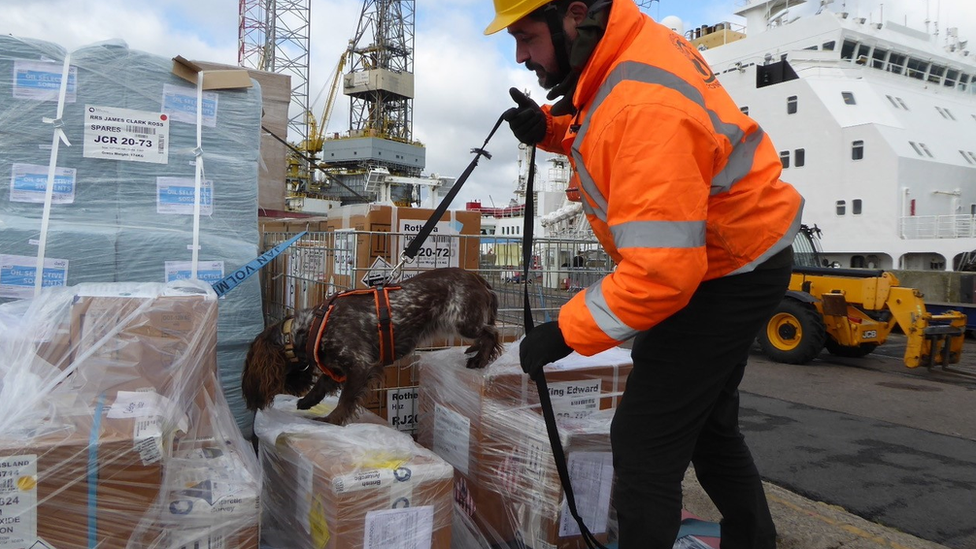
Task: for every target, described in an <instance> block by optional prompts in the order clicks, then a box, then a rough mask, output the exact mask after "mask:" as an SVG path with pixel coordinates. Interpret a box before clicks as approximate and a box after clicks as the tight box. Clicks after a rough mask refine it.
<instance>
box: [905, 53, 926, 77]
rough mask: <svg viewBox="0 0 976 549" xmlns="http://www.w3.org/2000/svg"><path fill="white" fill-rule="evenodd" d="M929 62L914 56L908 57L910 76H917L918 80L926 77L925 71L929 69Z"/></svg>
mask: <svg viewBox="0 0 976 549" xmlns="http://www.w3.org/2000/svg"><path fill="white" fill-rule="evenodd" d="M928 68H929V64H928V63H927V62H925V61H922V60H920V59H915V58H914V57H909V58H908V76H910V77H912V78H915V79H917V80H924V79H925V71H926V70H928Z"/></svg>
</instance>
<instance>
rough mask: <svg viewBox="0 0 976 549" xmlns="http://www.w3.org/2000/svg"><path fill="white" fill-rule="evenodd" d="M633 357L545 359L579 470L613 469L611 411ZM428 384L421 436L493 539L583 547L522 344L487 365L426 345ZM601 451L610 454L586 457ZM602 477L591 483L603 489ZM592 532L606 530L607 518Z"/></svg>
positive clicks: (423, 366) (422, 377) (595, 507)
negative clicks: (569, 516) (568, 518)
mask: <svg viewBox="0 0 976 549" xmlns="http://www.w3.org/2000/svg"><path fill="white" fill-rule="evenodd" d="M632 365H633V363H632V361H631V358H630V354H629V351H628V350H626V349H621V348H616V349H610V350H609V351H606V352H604V353H600V354H598V355H595V356H593V357H582V356H580V355H578V354H575V353H574V354H572V355H570V356H569V357H566V358H565V359H563V360H560V361H557V362H556V363H554V364H551V365H549V366H547V367H546V380H547V381H548V386H549V392H550V398H551V401H552V404H553V409H554V411H555V413H556V416H557V418H558V421H559V422H560V424H561V426H560V436H561V437H563V445H564V447H565V448H566V449H567V454H568V455H571V454H572V453H574V452H581V454H580V456H578V457H577V458H571V459H572V460H576V459H579V460H581V461H580V462H579V463H580V467H581V469H580V470H583V471H585V470H587V469H588V470H592V471H600V474H601V475H603V474H604V470H603V469H602V468H600V466H598V464H602V463H603V460H605V459H609V458H608V457H607V456H608V455H609V451H610V447H609V418H610V417H612V413H613V409H614V407H615V406H616V404H617V401H618V399H619V397H620V396H621V394H622V392H623V389H624V387H625V385H626V378H627V375H628V374H629V372H630V369H631V368H632ZM419 386H420V399H419V404H420V413H419V422H420V425H419V427H420V428H419V432H418V440H419V441H420V443H421V444H423V445H424V446H425V447H427V448H431V449H432V450H434V452H435V453H437V454H438V455H439V456H441V457H442V458H444V459H445V460H447V461H448V462H449V463H451V464H452V465H454V467H455V469H456V471H457V476H456V479H455V482H456V493H457V496H458V499H457V503H458V504H459V507H460V509H461V510H462V511H463V512H464V513H465V514H466V515H468V518H470V519H471V520H472V521H473V522H474V523H475V524H476V525H477V526H478V528H479V529H480V532H481V534H482V535H483V536H484V537H485V538H486V540H487V541H488V542H489V543H495V544H501V543H508V542H511V541H513V540H515V539H523V540H525V541H526V542H528V540H530V539H532V540H536V542H537V543H538V545H536V546H537V547H548V546H549V545H544V544H543V543H548V544H550V545H551V546H553V547H565V548H575V547H577V546H579V547H582V546H583V545H579V544H582V538H581V537H580V536H579V535H578V533H574V532H573V531H572V530H571V529H567V528H565V527H564V528H563V529H562V531H560V530H559V525H560V524H561V521H562V520H563V516H562V513H563V511H562V507H561V505H562V503H561V502H562V492H561V489H560V486H559V481H558V476H556V472H555V468H554V467H555V466H554V464H553V463H552V457H551V451H550V449H549V444H548V437H547V435H546V431H545V425H544V423H543V420H542V416H541V411H540V409H539V404H538V403H539V396H538V391H537V388H536V386H535V383H533V382H532V381H531V380H529V378H528V376H526V375H525V374H523V373H522V370H521V367H520V366H519V359H518V344H517V343H515V344H511V345H508V346H507V349H506V352H505V353H504V354H503V355H502V356H501V357H499V359H498V360H496V361H495V362H494V363H492V364H491V365H490V366H489V367H488V368H486V369H484V370H469V369H467V368H466V367H465V357H464V354H463V349H459V348H451V349H445V350H443V351H434V352H430V353H423V354H422V358H421V361H420V364H419ZM574 422H575V423H574ZM594 437H595V438H594ZM600 452H606V453H607V456H586V455H584V454H586V453H600ZM594 460H596V461H594ZM603 480H604V479H603V477H602V476H600V477H595V478H594V479H592V480H591V481H585V482H588V483H589V485H592V486H594V487H596V488H594V489H595V490H596V489H599V490H602V489H603V487H604V486H603V484H602V482H603ZM595 493H597V494H599V493H600V492H599V491H597V492H595ZM577 499H580V498H579V497H577ZM578 503H580V511H581V513H583V514H584V515H587V514H593V515H594V516H596V517H603V516H605V513H604V512H603V511H605V510H606V509H605V508H606V506H604V505H603V499H600V498H597V499H593V500H592V501H591V500H588V499H584V500H583V501H582V502H578ZM583 504H586V505H587V508H585V509H584V508H583ZM598 522H599V521H598ZM588 524H589V523H588ZM591 530H592V531H593V532H594V533H598V532H601V535H603V534H602V532H605V531H606V529H605V524H594V528H591ZM598 537H599V536H598ZM604 539H605V538H604Z"/></svg>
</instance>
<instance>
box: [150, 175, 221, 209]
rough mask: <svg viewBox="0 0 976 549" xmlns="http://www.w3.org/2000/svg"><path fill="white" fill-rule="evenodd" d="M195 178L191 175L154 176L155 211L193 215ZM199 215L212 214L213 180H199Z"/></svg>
mask: <svg viewBox="0 0 976 549" xmlns="http://www.w3.org/2000/svg"><path fill="white" fill-rule="evenodd" d="M195 199H196V180H195V179H193V178H192V177H157V178H156V213H160V214H178V215H193V201H194V200H195ZM200 215H213V181H211V180H209V179H206V180H203V181H201V182H200Z"/></svg>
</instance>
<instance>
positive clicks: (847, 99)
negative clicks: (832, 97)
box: [840, 92, 857, 105]
mask: <svg viewBox="0 0 976 549" xmlns="http://www.w3.org/2000/svg"><path fill="white" fill-rule="evenodd" d="M840 95H841V97H843V98H844V104H845V105H857V100H855V99H854V92H840Z"/></svg>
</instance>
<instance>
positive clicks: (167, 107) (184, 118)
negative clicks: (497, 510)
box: [162, 84, 217, 128]
mask: <svg viewBox="0 0 976 549" xmlns="http://www.w3.org/2000/svg"><path fill="white" fill-rule="evenodd" d="M162 110H163V112H164V113H166V114H168V115H169V119H170V120H172V121H173V122H186V123H188V124H196V123H197V89H196V88H193V87H190V86H174V85H173V84H163V109H162ZM201 114H202V118H201V119H200V123H201V124H203V125H204V126H207V127H209V128H214V127H216V126H217V94H216V93H215V92H203V109H202V113H201Z"/></svg>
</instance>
